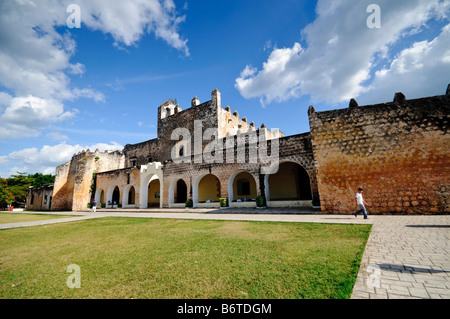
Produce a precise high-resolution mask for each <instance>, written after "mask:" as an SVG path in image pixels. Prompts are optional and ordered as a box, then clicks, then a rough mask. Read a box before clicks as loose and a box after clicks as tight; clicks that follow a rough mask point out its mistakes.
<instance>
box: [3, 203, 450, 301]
mask: <svg viewBox="0 0 450 319" xmlns="http://www.w3.org/2000/svg"><path fill="white" fill-rule="evenodd" d="M254 211H255V210H249V209H226V210H214V209H194V210H185V209H178V210H177V209H171V211H170V212H168V211H167V210H160V209H146V210H125V209H122V210H120V209H114V210H105V209H102V210H99V211H98V212H97V213H91V212H88V211H81V212H44V213H43V214H55V215H62V214H67V215H72V216H71V217H68V218H59V219H53V220H42V221H34V222H23V223H15V224H1V225H0V229H8V228H15V227H28V226H37V225H45V224H53V223H61V222H68V221H75V220H83V219H91V218H102V217H109V216H122V217H149V218H150V217H151V218H181V219H220V220H248V221H282V222H313V223H346V224H373V227H372V232H371V234H370V237H369V240H368V242H367V245H366V249H365V251H364V255H363V257H362V261H361V266H360V269H359V273H358V277H357V279H356V283H355V286H354V288H353V295H352V299H394V298H401V299H409V298H431V299H450V260H449V256H450V215H440V216H369V219H368V220H364V219H363V218H354V217H353V216H351V215H350V216H346V215H322V214H320V213H318V212H317V211H307V210H301V211H299V210H295V209H267V210H263V212H261V213H257V214H254V213H253V212H254ZM18 213H30V212H18ZM33 213H36V212H33ZM41 213H42V212H41Z"/></svg>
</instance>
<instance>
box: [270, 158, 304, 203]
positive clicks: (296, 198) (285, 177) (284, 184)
mask: <svg viewBox="0 0 450 319" xmlns="http://www.w3.org/2000/svg"><path fill="white" fill-rule="evenodd" d="M264 184H265V193H266V199H267V201H268V202H269V201H270V202H276V201H279V202H296V203H291V204H292V205H294V206H311V200H312V198H313V195H312V188H311V178H310V176H309V174H308V172H307V171H306V169H305V168H304V167H303V166H302V165H301V164H299V163H297V162H295V161H289V160H285V161H281V162H280V164H279V168H278V171H277V172H276V173H275V174H267V175H265V178H264ZM274 205H276V203H274ZM283 205H284V204H283Z"/></svg>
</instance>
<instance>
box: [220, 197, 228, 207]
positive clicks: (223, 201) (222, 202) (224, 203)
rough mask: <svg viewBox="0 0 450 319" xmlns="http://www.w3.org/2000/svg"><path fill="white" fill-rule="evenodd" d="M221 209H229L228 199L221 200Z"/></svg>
mask: <svg viewBox="0 0 450 319" xmlns="http://www.w3.org/2000/svg"><path fill="white" fill-rule="evenodd" d="M219 202H220V207H228V198H227V197H224V198H219Z"/></svg>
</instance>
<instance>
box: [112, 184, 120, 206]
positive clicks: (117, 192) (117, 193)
mask: <svg viewBox="0 0 450 319" xmlns="http://www.w3.org/2000/svg"><path fill="white" fill-rule="evenodd" d="M111 203H112V204H114V205H119V204H120V190H119V186H116V187H115V188H114V190H113V193H112V200H111Z"/></svg>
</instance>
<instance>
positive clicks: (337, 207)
mask: <svg viewBox="0 0 450 319" xmlns="http://www.w3.org/2000/svg"><path fill="white" fill-rule="evenodd" d="M351 106H352V107H349V108H347V109H341V110H334V111H326V112H315V110H314V108H313V107H310V110H309V121H310V127H311V134H312V137H313V139H312V145H313V151H314V157H315V162H316V168H317V170H318V171H317V179H318V189H319V193H320V198H321V206H322V212H324V213H352V212H354V211H356V210H357V206H356V201H355V193H356V191H357V188H358V187H360V186H361V187H363V188H364V190H365V195H364V197H365V200H366V201H367V202H368V203H369V206H368V207H367V208H368V212H369V213H370V214H382V213H407V214H428V213H450V199H449V193H448V192H449V185H450V159H449V156H448V152H449V149H450V138H449V135H448V120H449V114H450V97H449V96H436V97H429V98H421V99H416V100H405V99H404V96H403V95H402V94H396V98H395V100H394V102H392V103H385V104H378V105H370V106H364V107H359V106H357V104H355V103H354V101H353V103H351Z"/></svg>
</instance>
